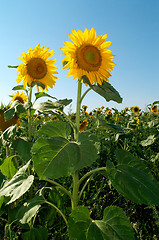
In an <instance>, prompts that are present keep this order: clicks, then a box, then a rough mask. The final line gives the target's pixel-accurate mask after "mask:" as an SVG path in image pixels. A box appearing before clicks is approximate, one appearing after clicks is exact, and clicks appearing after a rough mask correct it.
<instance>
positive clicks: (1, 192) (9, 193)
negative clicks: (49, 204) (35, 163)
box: [0, 161, 34, 204]
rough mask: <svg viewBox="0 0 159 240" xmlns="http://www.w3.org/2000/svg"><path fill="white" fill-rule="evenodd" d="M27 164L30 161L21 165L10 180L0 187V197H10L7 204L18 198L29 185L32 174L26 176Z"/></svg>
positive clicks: (31, 181)
mask: <svg viewBox="0 0 159 240" xmlns="http://www.w3.org/2000/svg"><path fill="white" fill-rule="evenodd" d="M29 164H30V161H29V162H28V163H27V164H26V165H25V166H23V167H21V168H20V169H19V170H18V172H17V173H16V174H15V175H14V176H13V178H12V179H11V180H10V181H6V182H5V184H4V186H3V187H2V188H1V189H0V197H1V196H6V197H10V199H9V201H8V202H7V204H10V203H12V202H14V201H15V200H17V199H19V198H20V197H21V196H22V195H23V194H24V193H26V191H28V189H29V188H30V187H31V185H32V183H33V181H34V176H33V175H29V176H28V174H27V172H26V171H27V168H28V166H29Z"/></svg>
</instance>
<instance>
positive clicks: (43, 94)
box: [35, 92, 57, 100]
mask: <svg viewBox="0 0 159 240" xmlns="http://www.w3.org/2000/svg"><path fill="white" fill-rule="evenodd" d="M35 97H36V100H37V99H38V98H41V97H50V98H53V99H56V98H55V97H52V96H51V95H49V94H47V93H45V92H38V93H35ZM56 100H57V99H56Z"/></svg>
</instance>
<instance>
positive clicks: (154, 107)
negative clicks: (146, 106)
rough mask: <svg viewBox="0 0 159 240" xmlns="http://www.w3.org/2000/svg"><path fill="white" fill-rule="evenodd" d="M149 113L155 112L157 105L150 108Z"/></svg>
mask: <svg viewBox="0 0 159 240" xmlns="http://www.w3.org/2000/svg"><path fill="white" fill-rule="evenodd" d="M151 111H152V112H157V105H156V104H155V105H153V106H152V107H151Z"/></svg>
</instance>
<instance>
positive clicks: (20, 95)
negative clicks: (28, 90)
mask: <svg viewBox="0 0 159 240" xmlns="http://www.w3.org/2000/svg"><path fill="white" fill-rule="evenodd" d="M16 100H18V101H19V102H21V103H22V104H24V103H25V102H27V101H28V98H27V96H26V95H25V93H23V92H21V93H19V91H17V92H16V93H15V94H13V96H12V102H14V101H16Z"/></svg>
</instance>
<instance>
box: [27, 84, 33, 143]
mask: <svg viewBox="0 0 159 240" xmlns="http://www.w3.org/2000/svg"><path fill="white" fill-rule="evenodd" d="M31 97H32V87H30V90H29V97H28V103H29V104H30V107H29V109H28V140H29V141H31Z"/></svg>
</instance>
